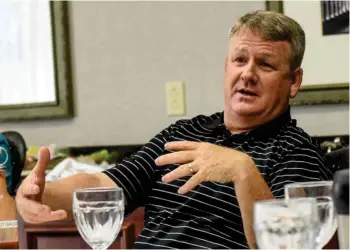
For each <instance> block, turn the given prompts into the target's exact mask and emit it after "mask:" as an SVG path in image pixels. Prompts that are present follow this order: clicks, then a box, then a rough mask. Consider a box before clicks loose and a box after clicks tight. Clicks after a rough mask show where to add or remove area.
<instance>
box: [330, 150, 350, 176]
mask: <svg viewBox="0 0 350 250" xmlns="http://www.w3.org/2000/svg"><path fill="white" fill-rule="evenodd" d="M326 160H327V165H328V166H329V167H330V168H331V167H332V166H334V165H337V166H339V169H346V168H349V147H343V148H340V149H337V150H334V151H332V152H330V153H327V154H326ZM339 169H334V170H335V171H337V170H339Z"/></svg>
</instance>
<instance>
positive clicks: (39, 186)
mask: <svg viewBox="0 0 350 250" xmlns="http://www.w3.org/2000/svg"><path fill="white" fill-rule="evenodd" d="M49 161H50V151H49V149H48V148H46V147H43V148H41V149H40V151H39V160H38V162H37V164H36V165H35V167H34V168H33V170H32V172H31V173H30V174H29V175H28V176H27V177H26V178H25V179H24V180H23V182H22V184H21V186H20V187H19V189H18V191H17V195H16V204H17V210H18V212H19V213H20V215H21V216H22V218H23V219H24V220H25V221H27V222H29V223H41V222H46V221H53V220H60V219H64V218H66V217H67V213H66V211H64V210H57V211H51V209H50V207H49V206H47V205H44V204H42V202H41V200H42V195H43V192H44V189H45V170H46V167H47V165H48V163H49Z"/></svg>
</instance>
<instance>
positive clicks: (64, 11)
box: [0, 1, 74, 121]
mask: <svg viewBox="0 0 350 250" xmlns="http://www.w3.org/2000/svg"><path fill="white" fill-rule="evenodd" d="M49 11H50V13H47V14H49V15H50V17H49V18H50V20H51V34H52V50H53V51H52V58H53V62H52V63H53V72H54V88H55V95H56V100H55V101H52V102H51V101H50V102H38V103H21V104H10V105H7V104H6V105H0V121H13V120H37V119H62V118H71V117H73V116H74V109H73V83H72V74H71V63H70V62H71V61H70V45H69V27H68V2H67V1H49ZM28 84H29V83H28Z"/></svg>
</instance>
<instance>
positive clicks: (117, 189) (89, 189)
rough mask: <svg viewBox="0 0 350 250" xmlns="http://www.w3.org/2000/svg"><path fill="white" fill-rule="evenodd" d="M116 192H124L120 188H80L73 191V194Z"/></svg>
mask: <svg viewBox="0 0 350 250" xmlns="http://www.w3.org/2000/svg"><path fill="white" fill-rule="evenodd" d="M114 191H121V192H122V191H123V189H121V188H120V187H91V188H78V189H75V190H74V191H73V193H75V194H76V193H87V192H89V193H91V192H94V193H99V192H114Z"/></svg>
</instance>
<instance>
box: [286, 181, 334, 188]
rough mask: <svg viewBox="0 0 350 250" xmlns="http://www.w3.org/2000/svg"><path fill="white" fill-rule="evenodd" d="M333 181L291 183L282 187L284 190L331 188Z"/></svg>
mask: <svg viewBox="0 0 350 250" xmlns="http://www.w3.org/2000/svg"><path fill="white" fill-rule="evenodd" d="M332 185H333V181H308V182H293V183H288V184H286V185H284V189H287V188H300V187H307V188H313V187H320V186H332Z"/></svg>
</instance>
